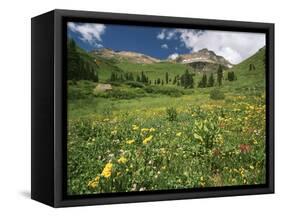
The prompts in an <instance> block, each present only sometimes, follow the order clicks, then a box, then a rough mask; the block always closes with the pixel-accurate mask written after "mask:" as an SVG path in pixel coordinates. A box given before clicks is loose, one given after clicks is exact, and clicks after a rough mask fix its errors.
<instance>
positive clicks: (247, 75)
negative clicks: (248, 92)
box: [226, 48, 265, 88]
mask: <svg viewBox="0 0 281 217" xmlns="http://www.w3.org/2000/svg"><path fill="white" fill-rule="evenodd" d="M264 57H265V48H261V49H260V50H259V51H258V52H257V53H255V54H254V55H253V56H251V57H249V58H248V59H246V60H244V61H243V62H241V63H240V64H238V65H236V66H234V67H233V68H232V69H230V70H229V71H234V72H235V74H236V76H237V81H235V82H228V83H226V84H227V85H231V86H235V87H241V88H243V87H251V86H256V87H262V88H263V87H264V86H265V65H264ZM250 64H254V65H255V67H256V69H255V70H253V71H249V65H250Z"/></svg>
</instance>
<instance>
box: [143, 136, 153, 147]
mask: <svg viewBox="0 0 281 217" xmlns="http://www.w3.org/2000/svg"><path fill="white" fill-rule="evenodd" d="M152 138H153V136H152V135H150V136H149V137H147V138H145V139H144V140H143V142H142V143H143V144H145V145H146V144H147V143H149V142H150V141H151V140H152Z"/></svg>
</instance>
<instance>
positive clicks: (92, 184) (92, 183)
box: [88, 176, 100, 188]
mask: <svg viewBox="0 0 281 217" xmlns="http://www.w3.org/2000/svg"><path fill="white" fill-rule="evenodd" d="M99 181H100V176H97V177H96V178H94V179H93V180H91V181H89V183H88V186H89V187H91V188H96V187H97V186H98V185H99Z"/></svg>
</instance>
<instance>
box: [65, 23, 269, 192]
mask: <svg viewBox="0 0 281 217" xmlns="http://www.w3.org/2000/svg"><path fill="white" fill-rule="evenodd" d="M83 25H84V24H83V23H80V24H72V25H69V26H70V27H71V28H70V27H68V31H69V32H70V34H68V39H67V42H65V43H67V129H68V133H67V193H68V195H87V194H100V193H114V192H133V191H158V190H172V189H195V188H206V187H225V186H241V185H257V184H263V183H265V182H266V165H265V164H266V152H265V136H266V135H265V132H266V122H265V121H266V115H265V114H266V113H265V85H266V84H265V69H266V66H265V62H266V60H265V49H266V48H265V44H263V45H261V46H260V47H258V48H256V49H254V48H251V52H250V53H249V54H248V56H247V55H244V56H243V55H242V54H241V55H240V53H239V51H240V50H239V49H238V48H237V53H239V55H240V56H241V58H240V59H238V58H237V61H234V59H230V55H229V56H227V54H229V53H230V52H225V54H226V55H225V56H224V55H223V54H224V53H223V52H219V50H216V49H215V48H212V47H211V46H210V47H208V44H207V45H206V46H205V47H204V44H203V45H202V47H200V48H197V47H195V46H197V44H196V45H193V44H190V47H187V44H183V42H182V41H180V40H181V39H182V37H183V36H184V35H183V32H184V30H181V31H180V30H175V36H174V37H175V38H172V39H169V38H168V39H167V40H166V41H167V46H164V45H163V46H162V47H159V56H157V53H155V55H152V51H151V52H150V49H149V47H151V46H152V45H149V46H148V45H147V46H146V44H147V43H149V40H150V39H149V37H150V35H152V33H151V32H152V31H153V28H151V30H150V29H149V31H150V32H149V34H148V33H147V35H146V36H147V37H146V36H142V38H143V40H142V41H138V43H139V44H140V45H138V47H141V46H142V47H143V49H142V50H141V49H139V50H138V49H137V48H136V49H131V48H130V47H127V46H126V40H122V41H118V38H116V37H112V41H110V40H109V42H107V41H106V38H104V39H103V38H102V37H103V35H104V37H105V36H106V34H109V36H110V28H109V27H107V28H106V29H102V30H103V31H100V33H103V35H102V34H101V35H100V36H99V35H97V33H96V34H95V32H93V33H92V34H90V33H91V32H90V30H89V29H87V32H86V33H88V36H89V35H90V36H91V37H92V42H89V38H86V39H87V40H88V41H87V40H86V39H85V38H83V36H87V35H86V34H84V35H83V32H82V30H84V29H82V26H83ZM89 25H90V24H89ZM105 26H106V25H105ZM85 28H86V27H85ZM116 28H117V27H116ZM127 28H128V31H129V30H130V28H131V27H130V26H128V27H127ZM144 28H145V27H144ZM147 28H148V27H147ZM97 29H98V30H100V29H101V28H96V29H93V31H95V30H97ZM80 30H81V31H80ZM79 31H80V32H79ZM128 31H125V30H124V31H123V32H124V34H125V32H126V33H127V34H129V33H128ZM111 32H113V30H111ZM143 32H144V33H143V34H145V30H143ZM160 33H161V32H160ZM167 33H169V32H168V30H165V31H163V34H164V35H162V36H161V35H159V36H157V35H155V41H156V40H157V41H159V42H161V43H162V42H163V41H164V40H165V38H164V37H165V36H166V35H167V37H170V36H169V34H167ZM192 33H193V34H194V35H196V36H197V37H198V38H197V39H198V41H199V42H200V39H202V38H203V37H204V34H205V35H207V33H205V32H204V31H202V33H200V35H199V34H197V33H196V32H195V33H194V32H192ZM112 34H113V33H112ZM177 34H178V36H177ZM216 34H224V35H227V34H232V33H231V32H230V33H227V32H223V31H221V33H220V32H218V33H216ZM245 34H246V33H245ZM98 36H99V37H98ZM180 36H182V37H180ZM120 37H122V34H121V33H120ZM124 37H125V36H124ZM157 37H158V38H157ZM188 37H189V38H188V39H189V41H190V43H191V40H190V38H191V37H192V36H191V34H189V35H188ZM113 38H114V39H113ZM147 38H148V39H147ZM114 40H115V41H116V43H115V44H113V42H115V41H114ZM202 40H203V39H202ZM233 40H234V39H233ZM189 41H187V42H189ZM221 41H223V40H221ZM241 41H242V40H241ZM172 42H173V43H176V42H181V43H182V44H183V45H184V46H185V47H184V46H183V45H182V44H181V45H182V46H180V45H179V46H177V47H176V48H175V49H176V50H177V51H178V52H177V54H176V55H173V56H169V55H166V53H165V55H166V56H165V57H163V56H164V54H163V53H160V52H162V51H163V52H170V50H168V49H170V48H171V46H172V45H173V44H168V43H172ZM102 43H104V44H103V47H102V46H101V45H100V44H102ZM106 43H108V44H106ZM110 43H112V44H110ZM136 43H137V42H136ZM202 43H203V42H202ZM204 43H205V41H204ZM210 43H211V42H210ZM218 43H220V42H218ZM237 43H238V42H237ZM241 43H242V42H241ZM127 44H130V41H129V39H128V42H127ZM86 45H89V46H88V47H87V46H86ZM90 45H91V47H90ZM116 46H121V48H122V49H121V48H120V47H118V49H117V48H116ZM122 46H123V47H122ZM222 46H223V45H220V47H222ZM104 47H106V48H104ZM180 48H181V49H182V50H181V51H179V49H180ZM145 49H147V52H146V50H145ZM184 49H185V50H184ZM224 50H227V49H222V51H224ZM227 51H228V50H227ZM241 52H242V51H241ZM162 54H163V56H161V55H162ZM170 54H172V52H170ZM231 55H232V53H231ZM168 56H169V57H168ZM236 56H237V57H239V56H238V54H237V55H236ZM236 56H235V57H236Z"/></svg>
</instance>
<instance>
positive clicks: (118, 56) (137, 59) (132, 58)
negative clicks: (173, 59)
mask: <svg viewBox="0 0 281 217" xmlns="http://www.w3.org/2000/svg"><path fill="white" fill-rule="evenodd" d="M91 53H92V54H95V55H99V56H102V57H104V58H107V59H115V60H121V61H123V60H125V61H129V62H133V63H140V64H150V63H157V62H159V61H160V60H159V59H156V58H154V57H151V56H148V55H145V54H142V53H137V52H134V51H114V50H111V49H108V48H103V49H99V50H94V51H92V52H91Z"/></svg>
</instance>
